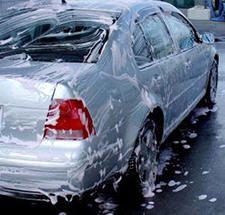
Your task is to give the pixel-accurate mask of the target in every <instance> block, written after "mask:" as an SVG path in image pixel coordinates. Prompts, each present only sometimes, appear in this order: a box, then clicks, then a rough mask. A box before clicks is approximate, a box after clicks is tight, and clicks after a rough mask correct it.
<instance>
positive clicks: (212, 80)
mask: <svg viewBox="0 0 225 215" xmlns="http://www.w3.org/2000/svg"><path fill="white" fill-rule="evenodd" d="M217 86H218V62H217V61H216V60H214V61H213V64H212V67H211V71H210V75H209V82H208V87H207V91H206V95H205V99H204V100H205V103H206V104H207V106H209V108H212V107H213V105H214V104H215V103H216V93H217Z"/></svg>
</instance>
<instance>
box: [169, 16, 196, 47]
mask: <svg viewBox="0 0 225 215" xmlns="http://www.w3.org/2000/svg"><path fill="white" fill-rule="evenodd" d="M166 21H167V23H168V27H169V30H170V31H171V34H172V35H173V37H174V38H175V40H176V41H177V43H178V45H179V48H180V49H181V50H187V49H191V48H192V47H193V46H194V45H195V43H196V42H197V38H196V35H195V32H194V30H193V28H192V27H191V25H190V24H189V23H188V22H187V21H186V20H185V19H184V18H183V17H182V16H181V15H179V14H177V13H172V14H171V15H169V14H166Z"/></svg>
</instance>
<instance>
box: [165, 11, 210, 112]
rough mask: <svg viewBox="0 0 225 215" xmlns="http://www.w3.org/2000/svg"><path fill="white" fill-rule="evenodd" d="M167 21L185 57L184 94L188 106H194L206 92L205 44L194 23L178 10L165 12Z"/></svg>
mask: <svg viewBox="0 0 225 215" xmlns="http://www.w3.org/2000/svg"><path fill="white" fill-rule="evenodd" d="M165 22H166V24H167V25H168V29H169V31H170V32H171V35H172V37H173V39H174V41H175V42H176V43H177V47H178V49H179V52H180V55H181V56H182V57H183V58H184V66H185V67H184V73H183V74H184V76H185V79H187V82H186V84H185V85H184V86H183V88H184V89H183V90H184V94H183V96H184V97H185V98H186V99H187V110H188V109H190V108H188V107H193V105H195V104H196V102H198V101H199V99H200V98H201V97H202V95H203V94H204V89H205V84H206V80H207V72H208V71H207V70H208V69H207V68H208V64H207V62H208V61H207V59H206V50H205V47H204V45H202V43H201V42H200V40H199V38H198V35H197V33H196V31H195V29H194V28H193V27H192V25H191V24H190V23H189V22H188V21H187V20H186V19H185V18H184V17H183V16H182V15H180V14H178V13H176V12H172V13H167V14H165Z"/></svg>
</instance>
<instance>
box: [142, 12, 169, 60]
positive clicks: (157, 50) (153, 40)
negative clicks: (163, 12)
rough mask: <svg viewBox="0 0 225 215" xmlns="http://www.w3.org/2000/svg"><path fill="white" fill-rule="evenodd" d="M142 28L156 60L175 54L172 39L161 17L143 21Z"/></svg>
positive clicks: (151, 17) (150, 17) (152, 17)
mask: <svg viewBox="0 0 225 215" xmlns="http://www.w3.org/2000/svg"><path fill="white" fill-rule="evenodd" d="M142 27H143V30H144V32H145V37H146V39H147V41H148V43H149V44H150V46H151V50H152V53H153V56H154V57H155V58H157V59H159V58H162V57H165V56H168V55H170V54H171V53H173V42H172V39H171V38H170V35H169V33H168V31H167V29H166V27H165V25H164V23H163V22H162V20H161V19H160V17H158V16H157V15H154V16H149V17H148V18H146V19H145V20H144V21H143V23H142Z"/></svg>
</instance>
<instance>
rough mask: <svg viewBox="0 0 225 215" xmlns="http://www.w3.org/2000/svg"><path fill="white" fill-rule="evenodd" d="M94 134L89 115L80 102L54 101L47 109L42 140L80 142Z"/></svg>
mask: <svg viewBox="0 0 225 215" xmlns="http://www.w3.org/2000/svg"><path fill="white" fill-rule="evenodd" d="M93 134H95V129H94V125H93V121H92V118H91V115H90V113H89V111H88V109H87V107H85V106H84V103H83V102H82V101H81V100H63V99H55V100H53V102H52V104H51V105H50V107H49V112H48V116H47V120H46V123H45V132H44V138H46V139H60V140H81V139H86V138H88V137H89V136H91V135H93Z"/></svg>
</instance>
